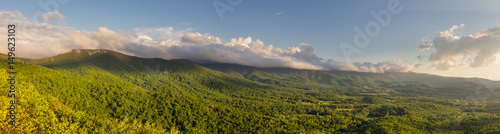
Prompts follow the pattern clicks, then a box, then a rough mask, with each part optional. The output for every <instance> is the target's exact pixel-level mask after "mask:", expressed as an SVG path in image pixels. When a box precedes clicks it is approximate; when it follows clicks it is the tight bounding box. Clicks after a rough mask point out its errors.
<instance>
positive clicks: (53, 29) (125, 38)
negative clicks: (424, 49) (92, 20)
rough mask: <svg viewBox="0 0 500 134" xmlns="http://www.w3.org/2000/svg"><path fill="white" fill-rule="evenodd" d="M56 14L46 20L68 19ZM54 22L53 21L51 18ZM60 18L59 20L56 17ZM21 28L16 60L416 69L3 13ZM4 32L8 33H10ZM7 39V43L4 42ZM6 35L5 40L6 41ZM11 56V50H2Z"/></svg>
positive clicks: (186, 32)
mask: <svg viewBox="0 0 500 134" xmlns="http://www.w3.org/2000/svg"><path fill="white" fill-rule="evenodd" d="M59 15H60V16H62V15H61V14H60V13H59V12H57V11H56V12H53V13H51V14H49V15H47V16H49V17H48V18H47V19H63V18H64V17H57V16H59ZM50 16H52V17H50ZM54 16H55V17H54ZM12 23H14V24H16V28H17V31H19V32H17V44H18V45H17V46H16V47H17V50H16V56H19V57H27V58H43V57H49V56H54V55H57V54H61V53H65V52H68V51H70V50H71V49H98V48H99V49H110V50H114V51H119V52H123V53H125V54H129V55H134V56H139V57H159V58H163V59H189V60H193V61H198V62H219V63H233V64H241V65H248V66H255V67H289V68H296V69H315V70H344V71H359V72H375V73H384V72H408V71H410V70H411V69H412V68H413V67H412V66H411V65H408V63H402V62H389V61H388V62H382V63H375V64H374V63H369V62H365V63H344V62H338V61H335V60H332V59H328V60H325V59H322V58H319V57H317V56H316V54H315V53H314V48H313V47H312V46H311V45H309V44H305V43H303V44H300V45H299V46H298V47H291V48H288V49H282V48H274V46H273V45H266V44H264V42H262V41H261V40H259V39H256V40H255V39H252V38H251V37H238V38H232V39H230V40H229V41H224V40H222V39H220V38H219V37H216V36H213V35H209V34H202V33H198V32H192V29H190V28H188V29H174V28H172V27H163V28H146V27H141V28H135V29H133V32H128V31H126V30H120V31H113V30H109V29H107V28H106V27H100V28H98V30H96V31H85V30H82V31H79V30H74V28H72V27H67V26H60V25H52V24H47V23H36V22H34V21H33V20H31V19H29V18H26V17H24V16H23V15H22V14H21V13H19V12H9V11H2V12H0V25H7V24H12ZM0 30H3V31H7V30H6V27H2V28H0ZM2 38H3V39H2ZM6 38H7V35H6V32H0V39H2V40H6ZM0 52H1V53H6V52H7V49H0Z"/></svg>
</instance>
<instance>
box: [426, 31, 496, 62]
mask: <svg viewBox="0 0 500 134" xmlns="http://www.w3.org/2000/svg"><path fill="white" fill-rule="evenodd" d="M462 27H464V25H463V24H462V25H460V26H458V25H454V26H452V27H451V28H450V29H448V30H445V31H442V32H438V33H437V34H436V37H434V38H433V39H432V41H430V40H425V39H424V40H423V44H422V45H420V46H418V47H417V49H420V50H429V49H430V48H434V49H435V52H433V53H432V54H431V55H430V56H429V58H428V59H427V60H428V61H429V62H430V64H431V67H432V68H435V69H438V70H451V69H453V68H455V67H460V66H470V67H486V66H491V65H494V64H495V62H496V58H497V55H498V54H499V52H500V26H495V27H493V28H488V29H485V30H483V31H480V32H477V33H474V34H471V35H462V36H459V35H456V33H455V30H457V29H459V28H462ZM420 58H422V56H420Z"/></svg>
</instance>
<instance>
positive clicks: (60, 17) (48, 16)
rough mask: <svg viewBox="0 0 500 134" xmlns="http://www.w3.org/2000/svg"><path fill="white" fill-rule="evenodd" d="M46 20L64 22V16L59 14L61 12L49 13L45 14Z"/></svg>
mask: <svg viewBox="0 0 500 134" xmlns="http://www.w3.org/2000/svg"><path fill="white" fill-rule="evenodd" d="M43 19H44V20H64V16H63V15H62V14H61V13H59V11H57V10H55V11H54V12H47V13H45V14H43Z"/></svg>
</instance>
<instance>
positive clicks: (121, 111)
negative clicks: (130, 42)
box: [0, 49, 500, 134]
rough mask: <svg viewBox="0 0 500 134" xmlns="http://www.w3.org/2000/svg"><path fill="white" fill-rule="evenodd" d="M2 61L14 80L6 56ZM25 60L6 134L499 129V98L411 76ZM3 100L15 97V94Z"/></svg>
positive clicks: (84, 58)
mask: <svg viewBox="0 0 500 134" xmlns="http://www.w3.org/2000/svg"><path fill="white" fill-rule="evenodd" d="M0 58H1V59H0V62H1V64H3V65H4V66H2V67H1V68H0V77H1V78H3V79H7V77H8V74H7V73H6V70H7V65H6V64H7V60H6V59H7V57H6V55H1V56H0ZM19 61H20V62H17V67H18V68H17V69H18V70H17V71H18V72H19V73H18V76H17V77H18V78H19V83H18V84H19V95H20V98H19V99H20V101H19V111H18V113H19V121H18V126H17V128H12V127H11V126H8V125H7V124H6V122H2V123H0V131H1V133H44V132H51V133H177V132H180V133H196V134H199V133H341V132H348V133H351V132H352V133H365V132H373V133H391V132H392V133H436V132H444V133H460V132H466V133H467V132H481V133H488V132H495V130H496V127H495V126H500V122H497V121H495V120H498V119H500V117H499V116H497V115H496V114H500V109H498V108H497V106H499V105H500V103H498V102H496V101H495V100H492V101H489V100H482V101H481V103H472V102H471V101H473V102H475V101H474V100H460V99H453V97H457V96H458V98H460V97H462V96H459V95H457V94H458V93H453V94H450V93H447V94H448V96H449V97H435V96H433V95H432V94H433V93H439V92H437V91H445V90H443V89H441V87H438V86H434V85H429V84H427V83H423V82H418V81H417V82H416V81H410V80H412V79H417V78H405V77H410V76H404V75H407V74H369V73H356V72H341V71H338V72H326V71H315V70H297V69H286V68H269V69H262V68H254V67H245V66H239V65H216V66H215V67H218V68H222V69H219V70H221V71H224V70H226V71H224V72H225V73H223V72H220V71H215V70H211V69H209V68H206V67H203V66H200V65H199V64H196V63H193V62H190V61H188V60H164V59H159V58H139V57H134V56H128V55H125V54H121V53H118V52H114V51H110V50H103V49H97V50H85V49H80V50H73V51H71V52H68V53H64V54H60V55H57V56H53V57H48V58H43V59H23V58H20V59H19ZM204 66H206V65H204ZM210 68H214V67H210ZM227 70H230V71H227ZM226 73H227V74H226ZM410 75H413V74H410ZM399 77H401V78H399ZM436 79H440V78H439V77H436ZM0 86H2V87H3V88H7V86H8V85H7V83H0ZM450 90H454V91H455V89H454V88H452V89H450ZM456 91H462V90H456ZM450 98H452V99H450ZM0 100H1V101H0V102H1V103H0V105H2V106H4V107H7V106H8V103H9V101H10V99H8V98H7V97H6V92H2V96H0ZM474 111H477V112H480V113H474ZM0 112H1V113H4V114H2V115H6V113H7V112H8V111H7V109H6V108H5V109H0ZM0 117H1V119H2V120H4V121H5V120H8V118H7V117H6V116H0ZM478 122H481V123H478ZM353 124H357V125H358V126H364V127H357V126H356V125H353ZM456 124H467V126H458V127H456Z"/></svg>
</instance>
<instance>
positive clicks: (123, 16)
mask: <svg viewBox="0 0 500 134" xmlns="http://www.w3.org/2000/svg"><path fill="white" fill-rule="evenodd" d="M498 5H500V1H493V0H478V1H465V0H440V1H435V0H378V1H371V0H353V1H330V0H318V1H299V0H294V1H290V0H275V1H264V0H184V1H147V2H144V1H93V0H87V1H76V0H38V1H30V2H26V1H5V2H3V4H1V5H0V25H8V24H11V23H13V24H16V25H17V27H18V28H17V33H18V37H17V38H18V40H19V41H18V43H19V45H18V50H17V51H16V53H18V55H19V56H20V57H29V58H43V57H49V56H54V55H57V54H61V53H65V52H68V51H69V50H71V49H82V48H83V49H97V48H103V49H110V50H115V51H120V52H123V53H126V54H130V55H135V56H140V57H160V58H164V59H190V60H193V61H198V62H223V63H234V64H242V65H250V66H256V67H291V68H298V69H322V70H347V71H360V72H375V73H384V72H419V73H429V74H437V75H443V76H458V77H480V78H487V79H493V80H500V75H495V74H500V68H499V64H500V57H499V56H500V53H499V52H500V28H499V25H500V8H498ZM5 27H6V26H5ZM5 27H3V28H0V30H2V31H7V29H6V28H5ZM0 36H1V37H0V39H3V38H6V32H4V33H0ZM0 52H1V53H6V52H7V50H2V49H0Z"/></svg>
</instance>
